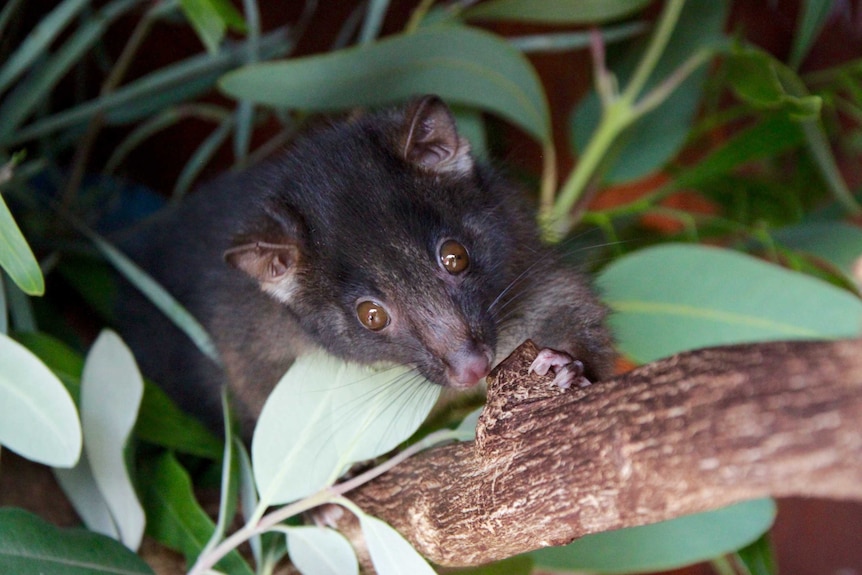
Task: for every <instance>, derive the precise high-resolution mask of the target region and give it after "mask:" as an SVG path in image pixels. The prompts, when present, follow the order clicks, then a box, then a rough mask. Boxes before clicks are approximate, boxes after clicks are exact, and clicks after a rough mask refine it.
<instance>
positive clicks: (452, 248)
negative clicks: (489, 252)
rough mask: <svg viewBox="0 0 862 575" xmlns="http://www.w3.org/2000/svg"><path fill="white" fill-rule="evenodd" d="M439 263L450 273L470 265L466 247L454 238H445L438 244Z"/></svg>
mask: <svg viewBox="0 0 862 575" xmlns="http://www.w3.org/2000/svg"><path fill="white" fill-rule="evenodd" d="M439 254H440V265H441V266H443V269H444V270H446V271H447V272H449V273H450V274H452V275H457V274H460V273H461V272H463V271H464V270H466V269H467V268H468V267H469V266H470V256H469V255H467V248H465V247H464V246H463V245H461V244H460V243H458V242H456V241H455V240H446V241H445V242H443V243H442V244H440V249H439Z"/></svg>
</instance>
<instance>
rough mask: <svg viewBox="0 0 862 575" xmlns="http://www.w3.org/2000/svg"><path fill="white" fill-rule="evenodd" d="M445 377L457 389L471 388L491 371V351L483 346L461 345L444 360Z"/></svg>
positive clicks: (473, 344) (474, 344) (471, 343)
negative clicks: (445, 366)
mask: <svg viewBox="0 0 862 575" xmlns="http://www.w3.org/2000/svg"><path fill="white" fill-rule="evenodd" d="M446 363H448V364H449V367H448V368H447V369H446V377H447V378H448V379H449V385H451V386H452V387H454V388H457V389H466V388H468V387H473V386H474V385H476V384H477V383H479V381H481V379H482V378H483V377H485V376H486V375H488V372H490V371H491V350H490V349H489V348H488V346H486V345H484V344H476V343H473V342H470V343H466V344H463V345H462V346H461V347H459V348H458V349H457V350H456V351H454V352H452V353H451V354H449V356H448V357H447V358H446Z"/></svg>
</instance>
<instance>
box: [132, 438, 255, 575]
mask: <svg viewBox="0 0 862 575" xmlns="http://www.w3.org/2000/svg"><path fill="white" fill-rule="evenodd" d="M140 476H141V477H142V478H146V481H142V482H141V485H142V488H143V489H142V491H143V492H142V497H143V501H144V507H145V508H146V510H147V535H149V536H150V537H152V538H153V539H155V540H156V541H158V542H159V543H161V544H162V545H165V546H166V547H169V548H171V549H174V550H176V551H179V552H180V553H182V554H183V555H184V556H185V558H186V561H187V562H188V564H189V565H192V564H193V563H194V561H195V560H196V559H197V556H198V554H200V552H201V551H202V550H203V548H204V546H205V545H206V543H207V541H208V540H209V538H210V536H211V535H212V532H213V530H214V529H215V525H214V524H213V522H212V520H211V519H210V518H209V516H208V515H207V514H206V513H205V512H204V510H203V509H201V507H200V505H198V502H197V501H196V500H195V496H194V493H193V491H192V483H191V480H190V479H189V476H188V473H186V470H185V469H183V467H182V466H181V465H180V464H179V463H178V462H177V460H176V458H175V457H174V455H173V454H172V453H163V454H161V455H160V456H158V457H156V458H154V459H151V460H147V461H144V462H143V464H142V466H141V472H140ZM216 569H218V570H219V571H223V572H225V573H230V574H231V575H252V570H251V569H250V568H249V566H248V564H247V563H246V562H245V561H244V560H243V559H242V557H240V555H239V553H237V552H236V551H235V550H234V551H231V552H230V553H229V554H227V555H226V556H225V558H224V559H222V560H221V561H219V562H218V563H217V564H216Z"/></svg>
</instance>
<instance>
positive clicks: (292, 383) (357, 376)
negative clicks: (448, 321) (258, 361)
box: [251, 353, 440, 505]
mask: <svg viewBox="0 0 862 575" xmlns="http://www.w3.org/2000/svg"><path fill="white" fill-rule="evenodd" d="M439 394H440V387H439V386H436V385H433V384H431V383H429V382H427V381H426V380H424V379H423V378H421V377H419V376H418V375H417V374H416V372H415V371H413V370H411V369H410V368H407V367H391V368H380V369H372V368H369V367H365V366H359V365H354V364H347V363H345V362H344V361H341V360H339V359H337V358H334V357H332V356H328V355H324V354H321V353H314V354H306V355H303V356H302V357H300V358H299V359H298V360H297V361H296V362H295V363H294V364H293V366H291V368H290V369H289V370H288V372H287V373H286V374H285V376H284V377H283V378H282V379H281V381H279V383H278V385H276V387H275V389H274V390H273V391H272V393H271V394H270V396H269V398H268V399H267V401H266V403H265V404H264V406H263V410H262V412H261V414H260V419H259V420H258V422H257V427H256V428H255V432H254V437H253V439H252V443H251V458H252V463H253V466H254V473H255V480H256V481H257V487H258V493H259V494H260V499H261V501H263V502H265V503H266V504H267V505H276V504H279V503H286V502H289V501H293V500H296V499H299V498H301V497H305V496H306V495H309V494H311V493H314V492H315V491H317V490H319V489H321V488H323V487H325V486H326V485H329V484H331V483H332V482H333V481H335V479H336V478H337V477H338V475H339V474H340V473H341V472H342V471H343V470H344V469H345V468H346V467H347V466H348V465H349V464H350V463H353V462H355V461H362V460H365V459H371V458H373V457H377V456H378V455H381V454H383V453H386V452H387V451H389V450H391V449H393V448H394V447H396V446H397V445H398V444H399V443H401V442H402V441H404V440H405V439H407V438H408V437H410V435H411V434H412V433H413V432H414V431H416V428H417V427H419V425H420V424H421V423H422V421H423V420H424V419H425V417H426V416H427V415H428V413H429V412H430V411H431V408H432V407H433V406H434V403H435V402H436V400H437V397H438V396H439Z"/></svg>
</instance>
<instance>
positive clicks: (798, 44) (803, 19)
mask: <svg viewBox="0 0 862 575" xmlns="http://www.w3.org/2000/svg"><path fill="white" fill-rule="evenodd" d="M801 4H802V7H801V10H800V14H799V16H798V17H797V18H796V34H794V36H793V46H792V47H791V48H790V58H789V64H790V67H791V68H793V69H794V70H795V69H797V68H799V66H800V64H802V61H803V60H804V59H805V56H806V55H807V54H808V51H809V50H810V49H811V46H812V45H813V44H814V41H815V40H816V39H817V36H818V35H819V34H820V31H821V30H822V29H823V26H824V25H825V24H826V20H827V18H828V17H829V14H830V13H831V12H832V10H837V9H838V7H837V5H836V3H835V2H834V1H833V0H803V1H802V2H801Z"/></svg>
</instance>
